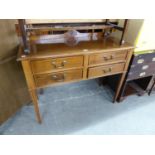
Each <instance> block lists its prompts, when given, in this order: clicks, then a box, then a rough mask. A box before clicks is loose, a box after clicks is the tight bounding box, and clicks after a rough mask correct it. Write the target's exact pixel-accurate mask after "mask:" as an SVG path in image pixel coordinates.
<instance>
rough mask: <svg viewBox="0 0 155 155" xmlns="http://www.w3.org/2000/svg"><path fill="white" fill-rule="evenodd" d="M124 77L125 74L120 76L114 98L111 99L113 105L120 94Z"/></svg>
mask: <svg viewBox="0 0 155 155" xmlns="http://www.w3.org/2000/svg"><path fill="white" fill-rule="evenodd" d="M125 75H126V73H123V74H122V75H121V78H120V80H119V83H118V87H117V89H116V93H115V96H114V98H113V103H115V102H116V100H117V99H118V95H119V94H120V90H121V88H122V85H123V82H124V79H125Z"/></svg>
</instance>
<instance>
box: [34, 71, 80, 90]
mask: <svg viewBox="0 0 155 155" xmlns="http://www.w3.org/2000/svg"><path fill="white" fill-rule="evenodd" d="M34 79H35V83H36V86H37V87H38V88H39V87H44V86H46V85H51V84H56V83H62V82H72V81H75V80H79V79H82V69H74V70H69V71H64V72H55V73H50V74H40V75H35V76H34Z"/></svg>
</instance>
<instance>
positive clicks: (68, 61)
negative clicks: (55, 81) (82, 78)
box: [31, 56, 83, 74]
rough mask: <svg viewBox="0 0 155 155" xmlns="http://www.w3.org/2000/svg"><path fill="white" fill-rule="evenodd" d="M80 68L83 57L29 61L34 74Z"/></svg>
mask: <svg viewBox="0 0 155 155" xmlns="http://www.w3.org/2000/svg"><path fill="white" fill-rule="evenodd" d="M82 66H83V56H73V57H63V58H48V59H42V60H33V61H31V67H32V71H33V73H34V74H35V73H44V72H50V71H55V70H58V69H59V70H61V69H67V68H73V67H82Z"/></svg>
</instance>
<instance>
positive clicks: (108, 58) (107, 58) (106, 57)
mask: <svg viewBox="0 0 155 155" xmlns="http://www.w3.org/2000/svg"><path fill="white" fill-rule="evenodd" d="M103 58H104V60H105V61H108V60H112V59H113V58H114V55H110V56H109V57H108V56H104V57H103Z"/></svg>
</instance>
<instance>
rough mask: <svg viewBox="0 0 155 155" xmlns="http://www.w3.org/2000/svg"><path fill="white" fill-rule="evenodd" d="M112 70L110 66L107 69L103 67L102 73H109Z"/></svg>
mask: <svg viewBox="0 0 155 155" xmlns="http://www.w3.org/2000/svg"><path fill="white" fill-rule="evenodd" d="M111 71H112V67H110V68H108V69H104V70H103V73H109V72H111Z"/></svg>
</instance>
